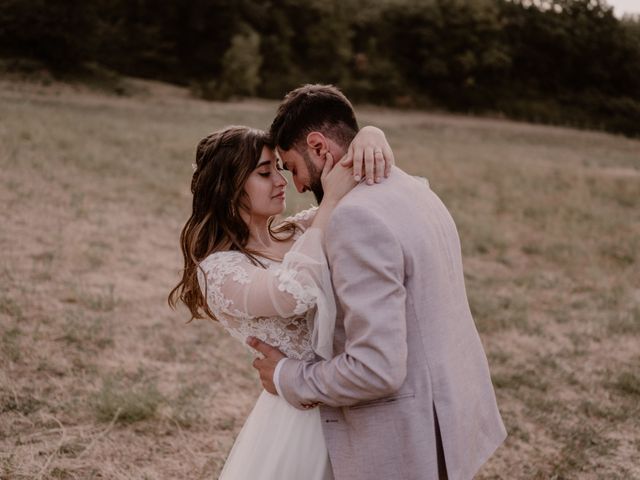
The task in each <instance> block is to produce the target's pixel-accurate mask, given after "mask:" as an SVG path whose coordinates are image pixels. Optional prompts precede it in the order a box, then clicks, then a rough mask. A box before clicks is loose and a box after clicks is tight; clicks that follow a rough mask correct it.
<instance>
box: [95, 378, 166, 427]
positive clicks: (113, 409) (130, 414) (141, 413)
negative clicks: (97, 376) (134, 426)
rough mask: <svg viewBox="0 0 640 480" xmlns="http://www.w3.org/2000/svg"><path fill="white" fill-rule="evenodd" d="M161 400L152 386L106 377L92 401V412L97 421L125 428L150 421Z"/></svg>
mask: <svg viewBox="0 0 640 480" xmlns="http://www.w3.org/2000/svg"><path fill="white" fill-rule="evenodd" d="M164 401H165V400H164V397H163V396H162V395H161V394H160V392H159V391H158V388H157V386H156V385H154V384H153V383H142V384H133V385H130V384H128V383H125V382H123V381H121V380H118V379H117V378H108V379H106V380H104V382H103V384H102V388H101V389H100V391H99V392H98V393H97V394H95V396H94V398H93V410H94V414H95V417H96V419H97V420H98V421H99V422H115V423H120V424H125V425H126V424H130V423H135V422H141V421H143V420H151V419H153V418H154V417H155V416H156V414H157V411H158V408H159V407H160V406H161V405H162V404H163V403H164Z"/></svg>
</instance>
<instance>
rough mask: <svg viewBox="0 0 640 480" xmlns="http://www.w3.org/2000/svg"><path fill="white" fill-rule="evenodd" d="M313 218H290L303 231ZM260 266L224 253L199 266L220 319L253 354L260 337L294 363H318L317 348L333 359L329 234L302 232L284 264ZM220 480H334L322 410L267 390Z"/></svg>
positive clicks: (308, 215)
mask: <svg viewBox="0 0 640 480" xmlns="http://www.w3.org/2000/svg"><path fill="white" fill-rule="evenodd" d="M314 215H315V209H310V210H305V211H304V212H301V213H300V214H298V215H296V216H295V217H292V218H288V219H287V220H289V221H294V222H296V223H297V224H298V225H299V226H300V227H301V229H302V230H303V231H304V230H305V229H306V227H308V226H309V225H310V223H311V221H312V219H313V216H314ZM260 261H261V262H262V263H263V264H264V265H265V267H266V268H262V267H261V266H257V265H254V264H253V263H251V261H250V260H249V259H248V257H246V256H245V255H244V254H243V253H241V252H237V251H225V252H216V253H214V254H212V255H210V256H209V257H207V258H206V259H205V260H203V261H202V262H201V263H200V266H201V267H202V268H201V270H199V272H198V280H199V283H200V287H201V289H202V291H203V293H205V292H206V293H205V296H206V298H207V303H208V305H209V308H210V309H211V311H212V312H213V314H214V315H215V317H216V318H217V319H218V320H219V321H220V323H221V324H222V325H223V326H224V328H225V329H226V330H227V331H228V332H229V333H230V334H231V335H232V336H233V337H235V338H237V339H238V340H239V341H241V342H242V343H243V345H245V346H246V347H247V348H249V347H248V346H247V345H246V343H245V339H246V338H247V337H248V336H253V337H256V338H259V339H260V340H263V341H264V342H266V343H268V344H270V345H273V346H274V347H277V348H279V349H280V350H281V351H282V352H283V353H284V354H285V355H287V356H288V357H291V358H296V359H302V360H313V359H314V358H315V353H314V350H315V352H316V353H318V354H319V355H321V356H322V357H323V358H330V357H331V345H332V338H333V324H334V322H335V303H334V300H333V292H332V290H331V278H330V273H329V269H328V265H327V262H326V258H325V255H324V252H323V249H322V232H321V231H320V230H318V229H315V228H309V229H308V230H306V231H304V233H302V234H300V233H299V232H298V233H297V234H296V241H295V243H294V245H293V247H292V248H291V250H290V251H289V252H288V253H287V254H286V255H285V256H284V258H283V260H282V262H277V261H274V260H270V259H266V258H260ZM249 349H250V348H249ZM250 350H251V352H252V353H254V354H256V352H255V351H254V350H252V349H250ZM219 478H220V479H223V480H302V479H304V480H329V479H333V474H332V471H331V464H330V462H329V456H328V453H327V448H326V445H325V440H324V436H323V433H322V425H321V421H320V412H319V410H318V408H313V409H310V410H299V409H296V408H294V407H292V406H291V405H289V404H288V403H287V401H286V400H284V399H283V398H281V397H279V396H277V395H271V394H270V393H268V392H266V391H264V390H263V391H262V393H261V394H260V396H259V397H258V401H257V402H256V404H255V406H254V408H253V410H252V412H251V413H250V414H249V417H248V418H247V421H246V422H245V424H244V426H243V427H242V430H241V431H240V434H239V435H238V437H237V439H236V441H235V444H234V445H233V448H232V449H231V452H230V453H229V456H228V458H227V461H226V463H225V465H224V468H223V470H222V473H221V475H220V477H219Z"/></svg>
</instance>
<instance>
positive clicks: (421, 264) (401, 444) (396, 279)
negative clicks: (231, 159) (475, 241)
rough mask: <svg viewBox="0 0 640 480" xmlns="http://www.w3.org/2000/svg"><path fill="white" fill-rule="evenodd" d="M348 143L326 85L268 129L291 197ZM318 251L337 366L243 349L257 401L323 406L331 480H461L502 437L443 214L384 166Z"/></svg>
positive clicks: (290, 101) (350, 128)
mask: <svg viewBox="0 0 640 480" xmlns="http://www.w3.org/2000/svg"><path fill="white" fill-rule="evenodd" d="M357 131H358V124H357V122H356V118H355V113H354V111H353V107H352V106H351V103H350V102H349V101H348V100H347V98H346V97H345V96H344V95H343V94H342V93H341V92H340V91H339V90H338V89H336V88H335V87H332V86H325V85H306V86H304V87H301V88H298V89H296V90H294V91H292V92H290V93H289V94H287V96H286V97H285V99H284V100H283V102H282V103H281V105H280V107H279V109H278V113H277V115H276V118H275V120H274V121H273V124H272V125H271V134H272V136H273V139H274V142H275V143H276V146H277V149H278V152H279V155H280V157H281V158H282V160H283V163H284V164H285V167H286V168H287V169H288V170H289V171H291V172H292V175H293V179H294V182H295V184H296V187H297V188H298V190H300V191H304V190H306V189H312V190H314V192H315V193H316V194H317V195H321V194H322V191H321V185H320V182H319V175H320V171H321V170H322V166H323V165H324V162H325V158H326V154H327V153H331V154H332V156H333V158H341V157H342V156H343V155H344V154H345V152H346V148H347V146H348V145H349V143H350V141H351V139H352V138H353V137H354V136H355V134H356V132H357ZM334 168H343V167H340V166H337V167H334ZM325 244H326V251H327V257H328V260H329V265H330V267H331V276H332V281H333V287H334V293H335V296H336V298H337V303H338V315H337V319H336V326H335V336H334V355H335V357H334V358H333V359H331V360H321V361H316V362H304V361H299V360H294V359H289V358H285V357H284V355H283V354H282V353H280V352H279V351H278V350H277V349H275V348H273V347H271V346H269V345H267V344H264V343H262V342H260V341H259V340H257V339H250V340H249V344H250V345H251V346H252V347H254V348H255V349H256V350H258V351H260V352H262V353H263V354H264V355H265V358H264V359H263V360H256V361H255V362H254V366H255V367H256V368H257V369H258V370H259V371H260V377H261V380H262V383H263V385H264V387H265V389H266V390H268V391H269V392H271V393H274V394H280V395H281V396H282V397H284V398H285V399H286V400H287V402H288V403H290V404H291V405H293V406H294V407H296V408H300V409H304V408H312V407H314V406H316V405H319V406H320V413H321V418H322V426H323V429H324V435H325V439H326V444H327V449H328V451H329V456H330V459H331V464H332V468H333V472H334V476H335V478H336V479H337V480H343V479H344V480H347V479H349V480H370V479H389V480H391V479H393V480H396V479H443V478H449V479H452V480H453V479H455V480H458V479H471V478H472V477H473V476H474V474H475V473H476V472H477V471H478V469H479V468H480V466H481V465H482V464H483V463H484V462H485V461H486V460H487V459H488V458H489V457H490V456H491V454H492V453H493V452H494V451H495V449H496V448H497V447H498V446H499V445H500V444H501V443H502V441H503V440H504V439H505V436H506V431H505V428H504V425H503V424H502V419H501V418H500V413H499V412H498V408H497V405H496V399H495V394H494V391H493V386H492V384H491V378H490V376H489V367H488V364H487V358H486V356H485V353H484V350H483V348H482V344H481V342H480V338H479V336H478V332H477V330H476V327H475V324H474V322H473V319H472V317H471V312H470V310H469V305H468V302H467V296H466V292H465V286H464V276H463V271H462V258H461V252H460V241H459V239H458V233H457V231H456V227H455V224H454V222H453V219H452V218H451V216H450V215H449V212H448V211H447V209H446V208H445V206H444V205H443V204H442V202H441V201H440V199H439V198H438V197H437V196H436V194H435V193H433V192H432V191H431V190H430V189H429V187H428V186H427V185H425V183H424V182H420V181H418V180H416V179H415V178H414V177H412V176H410V175H408V174H406V173H405V172H403V171H402V170H400V169H399V168H396V167H394V168H393V169H392V172H391V175H390V177H389V178H388V179H386V180H385V181H384V182H382V183H381V184H380V185H379V186H378V187H376V188H375V189H372V188H367V187H366V186H363V185H358V186H356V187H355V188H354V189H353V190H352V191H351V192H350V193H348V194H347V195H346V196H345V197H344V198H343V199H342V200H341V202H340V203H339V204H338V206H337V207H336V208H335V210H334V212H333V214H332V217H331V221H330V223H329V226H328V228H327V230H326V238H325ZM274 374H275V375H274ZM276 386H277V387H276Z"/></svg>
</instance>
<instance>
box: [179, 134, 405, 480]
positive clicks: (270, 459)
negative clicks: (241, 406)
mask: <svg viewBox="0 0 640 480" xmlns="http://www.w3.org/2000/svg"><path fill="white" fill-rule="evenodd" d="M374 147H375V148H376V149H382V151H383V152H385V153H386V156H385V165H384V167H385V170H386V171H388V167H390V165H391V164H392V163H393V156H392V153H391V151H390V149H389V146H388V144H387V142H386V139H385V138H384V134H382V132H381V131H380V130H378V129H376V128H374V127H365V128H363V129H362V130H361V131H360V132H359V133H358V135H357V136H356V138H354V140H353V142H352V144H351V148H350V150H349V151H350V152H355V154H352V155H351V157H352V159H353V166H354V168H353V170H352V168H350V167H349V166H346V165H349V164H350V163H351V162H350V161H347V160H345V162H341V163H338V164H337V165H336V166H335V168H332V165H333V159H332V158H327V162H326V164H325V167H324V170H323V172H322V176H321V179H322V180H321V181H322V187H323V189H324V197H323V198H322V201H321V202H320V204H319V206H318V207H315V208H311V209H309V210H305V211H302V212H300V213H298V214H297V215H295V216H293V217H289V218H287V219H285V220H284V221H282V222H280V223H277V224H276V223H275V222H274V218H275V216H276V215H278V214H281V213H282V212H283V211H284V209H285V187H286V185H287V180H286V179H285V178H284V176H282V174H281V170H282V167H281V165H280V164H279V162H278V159H277V158H276V155H275V153H274V151H273V149H272V148H271V146H270V144H269V139H268V137H267V134H266V133H265V132H263V131H260V130H255V129H251V128H248V127H235V126H234V127H228V128H226V129H223V130H220V131H217V132H214V133H212V134H210V135H208V136H207V137H205V138H204V139H202V140H201V141H200V143H199V144H198V148H197V152H196V163H195V166H194V168H195V172H194V174H193V178H192V180H191V192H192V193H193V211H192V214H191V216H190V218H189V219H188V220H187V223H186V225H185V226H184V228H183V230H182V234H181V237H180V242H181V247H182V253H183V256H184V263H185V267H184V272H183V276H182V279H181V280H180V282H179V283H178V285H177V286H176V287H175V288H174V289H173V291H172V292H171V294H170V295H169V304H170V305H171V306H172V307H175V305H176V304H177V302H178V301H182V302H184V303H185V304H186V306H187V307H188V308H189V310H190V311H191V315H192V316H193V317H194V318H205V317H208V318H211V319H213V320H217V321H219V322H220V324H221V325H222V326H223V327H224V328H225V329H226V330H227V331H228V332H229V333H230V334H231V335H232V336H233V337H235V338H237V339H238V340H239V341H241V342H242V344H243V345H245V346H246V344H245V340H246V338H247V337H249V336H252V337H256V338H258V339H260V340H263V341H265V342H267V343H269V344H271V345H273V346H275V347H277V348H279V349H280V350H281V351H282V352H283V353H284V354H286V355H287V356H289V357H292V358H297V359H303V360H313V359H314V356H315V355H316V354H318V355H321V356H330V349H331V342H332V337H333V329H332V325H333V322H334V319H335V303H334V299H333V292H332V287H331V277H330V273H329V269H328V265H327V263H326V259H325V255H324V251H323V246H322V241H323V230H324V228H325V226H326V225H327V223H328V220H329V217H330V215H331V212H332V210H333V208H334V206H335V205H336V204H337V203H338V201H339V200H340V199H341V198H342V197H343V196H344V195H345V194H346V193H348V192H349V191H350V190H351V189H352V188H353V187H354V186H355V184H356V182H355V181H354V176H359V173H360V171H361V170H362V167H363V163H364V160H365V158H366V157H367V156H369V158H370V157H371V156H370V155H369V153H370V152H371V151H372V150H373V148H374ZM359 152H367V153H359ZM358 157H361V158H358ZM377 167H378V169H380V167H381V165H380V164H379V165H378V166H377ZM372 173H373V172H372V171H371V166H370V165H367V174H368V175H367V177H368V178H370V177H371V174H372ZM376 173H377V175H380V173H379V172H376ZM247 348H248V347H247ZM249 350H251V349H249ZM251 351H252V352H253V353H255V352H254V351H253V350H251ZM220 478H221V479H234V480H244V479H247V480H248V479H273V480H276V479H277V480H298V479H307V480H324V479H331V478H333V474H332V471H331V465H330V462H329V456H328V453H327V449H326V446H325V441H324V437H323V433H322V426H321V423H320V414H319V411H318V409H317V408H313V409H310V410H298V409H296V408H294V407H292V406H290V405H289V404H288V403H287V402H286V401H285V400H284V399H282V398H281V397H279V396H275V395H272V394H270V393H268V392H266V391H262V393H261V394H260V397H259V398H258V400H257V402H256V404H255V406H254V408H253V411H252V412H251V414H250V415H249V417H248V418H247V421H246V422H245V424H244V426H243V428H242V430H241V432H240V434H239V435H238V437H237V439H236V442H235V444H234V446H233V448H232V450H231V453H230V454H229V456H228V458H227V461H226V463H225V466H224V468H223V471H222V474H221V476H220Z"/></svg>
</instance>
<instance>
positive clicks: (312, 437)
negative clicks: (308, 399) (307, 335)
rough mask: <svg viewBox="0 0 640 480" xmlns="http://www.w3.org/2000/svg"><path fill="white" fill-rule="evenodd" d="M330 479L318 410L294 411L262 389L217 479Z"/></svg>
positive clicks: (329, 464) (328, 463)
mask: <svg viewBox="0 0 640 480" xmlns="http://www.w3.org/2000/svg"><path fill="white" fill-rule="evenodd" d="M302 479H304V480H332V479H333V474H332V472H331V463H330V462H329V455H328V453H327V447H326V444H325V441H324V436H323V434H322V424H321V420H320V411H319V410H318V409H317V408H313V409H311V410H298V409H296V408H293V407H292V406H291V405H289V404H288V403H287V402H286V400H284V399H283V398H281V397H279V396H277V395H271V394H270V393H268V392H266V391H264V390H263V391H262V393H261V394H260V397H258V401H257V402H256V405H255V406H254V407H253V410H252V411H251V413H250V414H249V417H248V418H247V421H246V422H245V424H244V426H243V427H242V430H241V431H240V434H239V435H238V438H237V439H236V442H235V444H234V445H233V448H232V449H231V453H229V457H228V458H227V462H226V463H225V465H224V468H223V470H222V473H221V474H220V480H302Z"/></svg>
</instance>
